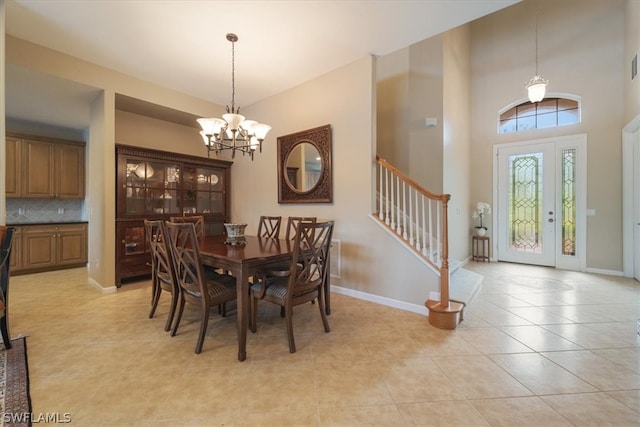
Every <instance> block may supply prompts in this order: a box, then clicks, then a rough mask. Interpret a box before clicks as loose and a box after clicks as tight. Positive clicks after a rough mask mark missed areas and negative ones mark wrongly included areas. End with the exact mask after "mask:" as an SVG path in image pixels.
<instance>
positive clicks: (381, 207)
mask: <svg viewBox="0 0 640 427" xmlns="http://www.w3.org/2000/svg"><path fill="white" fill-rule="evenodd" d="M378 166H379V170H378V174H379V175H380V191H379V192H378V194H379V197H380V212H378V217H379V218H380V221H384V215H385V212H384V198H383V191H384V188H383V187H382V175H383V171H384V166H382V163H379V164H378ZM384 197H387V196H386V195H384Z"/></svg>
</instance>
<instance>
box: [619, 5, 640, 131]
mask: <svg viewBox="0 0 640 427" xmlns="http://www.w3.org/2000/svg"><path fill="white" fill-rule="evenodd" d="M634 55H638V56H639V57H640V1H639V0H626V2H625V10H624V75H623V79H624V101H625V102H624V123H625V124H627V123H629V122H630V121H631V120H633V118H635V117H636V116H637V115H638V114H640V64H639V70H638V75H637V76H636V78H635V79H633V80H631V59H632V58H633V56H634ZM638 61H639V62H640V58H638Z"/></svg>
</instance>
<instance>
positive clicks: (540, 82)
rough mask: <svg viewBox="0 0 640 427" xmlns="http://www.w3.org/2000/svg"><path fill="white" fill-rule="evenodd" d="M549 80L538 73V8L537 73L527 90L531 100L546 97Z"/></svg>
mask: <svg viewBox="0 0 640 427" xmlns="http://www.w3.org/2000/svg"><path fill="white" fill-rule="evenodd" d="M548 84H549V80H546V79H544V78H542V77H540V75H539V74H538V9H537V8H536V75H535V76H533V78H532V79H531V80H529V83H527V86H526V88H527V92H528V94H529V101H531V102H540V101H542V100H543V99H544V94H545V92H546V89H547V85H548Z"/></svg>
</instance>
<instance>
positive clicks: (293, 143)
mask: <svg viewBox="0 0 640 427" xmlns="http://www.w3.org/2000/svg"><path fill="white" fill-rule="evenodd" d="M332 201H333V191H332V182H331V125H325V126H320V127H317V128H313V129H309V130H305V131H302V132H297V133H293V134H290V135H285V136H279V137H278V203H331V202H332Z"/></svg>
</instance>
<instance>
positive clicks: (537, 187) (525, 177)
mask: <svg viewBox="0 0 640 427" xmlns="http://www.w3.org/2000/svg"><path fill="white" fill-rule="evenodd" d="M542 166H543V165H542V153H532V154H517V155H512V156H510V157H509V176H510V182H509V187H510V188H509V218H508V220H509V225H508V227H509V232H508V235H509V245H510V247H511V249H512V250H514V251H516V252H526V253H541V252H542V227H541V221H540V219H541V218H542V203H541V199H542Z"/></svg>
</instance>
